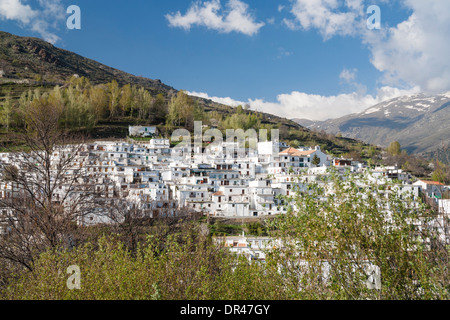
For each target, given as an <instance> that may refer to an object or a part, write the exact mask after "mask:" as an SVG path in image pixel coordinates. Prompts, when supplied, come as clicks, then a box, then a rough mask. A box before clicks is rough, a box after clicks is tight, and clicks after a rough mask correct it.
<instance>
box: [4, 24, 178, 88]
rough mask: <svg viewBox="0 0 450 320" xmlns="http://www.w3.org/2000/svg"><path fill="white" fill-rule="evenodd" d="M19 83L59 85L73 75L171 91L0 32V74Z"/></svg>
mask: <svg viewBox="0 0 450 320" xmlns="http://www.w3.org/2000/svg"><path fill="white" fill-rule="evenodd" d="M2 73H3V78H6V79H9V80H13V81H14V80H16V81H17V82H20V83H34V82H36V81H38V82H42V81H44V82H49V83H51V84H63V83H64V82H65V81H66V80H67V79H69V78H70V77H71V76H73V75H74V74H77V75H79V76H80V77H86V78H88V79H89V80H90V81H91V82H92V83H93V84H99V83H106V82H111V81H112V80H113V79H115V80H116V81H117V82H118V83H119V84H120V85H125V84H128V83H130V84H135V85H138V86H140V87H144V88H146V89H148V90H150V91H169V90H173V88H172V87H169V86H167V85H165V84H163V83H161V81H160V80H152V79H147V78H143V77H137V76H134V75H131V74H129V73H126V72H123V71H120V70H117V69H114V68H111V67H108V66H106V65H104V64H101V63H99V62H96V61H94V60H91V59H88V58H84V57H82V56H80V55H78V54H75V53H73V52H70V51H67V50H64V49H60V48H57V47H55V46H53V45H52V44H50V43H48V42H45V41H43V40H41V39H38V38H30V37H19V36H15V35H12V34H10V33H7V32H3V31H0V74H2Z"/></svg>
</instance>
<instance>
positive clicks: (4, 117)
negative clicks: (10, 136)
mask: <svg viewBox="0 0 450 320" xmlns="http://www.w3.org/2000/svg"><path fill="white" fill-rule="evenodd" d="M13 112H14V106H13V103H12V101H11V98H10V97H9V95H8V96H7V97H6V98H5V101H4V102H3V104H2V108H1V110H0V121H1V123H2V124H3V125H4V126H5V128H6V132H7V133H8V132H9V128H10V126H11V123H12V121H13Z"/></svg>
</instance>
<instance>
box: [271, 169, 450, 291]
mask: <svg viewBox="0 0 450 320" xmlns="http://www.w3.org/2000/svg"><path fill="white" fill-rule="evenodd" d="M323 180H324V181H323V182H318V183H314V184H310V185H309V188H308V190H307V192H302V193H300V192H297V195H296V197H295V208H296V209H295V210H294V211H293V212H292V213H288V214H287V215H285V216H279V217H276V219H274V220H271V221H268V224H269V230H271V233H270V235H271V237H273V238H275V239H280V241H281V243H283V246H282V247H281V248H279V249H278V250H272V251H271V252H270V253H269V254H268V255H267V256H266V263H267V264H269V265H270V264H272V265H276V266H277V267H278V268H279V270H280V272H281V274H282V275H283V278H284V279H283V280H282V281H283V283H285V284H286V286H289V290H290V292H292V294H293V296H294V297H295V298H296V299H358V300H359V299H394V300H395V299H400V300H401V299H407V300H410V299H447V298H448V297H449V292H448V261H449V260H448V250H447V248H446V246H445V241H443V240H440V239H439V236H438V233H437V232H436V231H435V230H434V228H433V223H434V221H435V220H433V219H434V216H433V213H431V212H429V211H428V210H427V209H426V206H425V205H423V204H420V203H417V201H418V199H415V198H414V197H413V195H408V194H406V193H403V194H399V193H397V192H396V191H395V190H397V189H395V186H394V185H393V184H388V185H385V186H384V187H383V188H380V186H379V185H377V184H375V183H373V182H370V180H369V175H365V176H363V175H361V176H358V177H355V175H351V174H345V175H344V176H341V175H339V174H337V173H336V172H331V173H329V174H328V175H327V176H324V177H323ZM377 270H378V271H377ZM374 271H375V273H378V275H379V276H380V278H379V281H375V283H378V285H377V286H376V287H377V288H378V289H373V288H370V286H369V283H368V280H369V276H370V275H371V273H372V272H374ZM370 285H372V284H370ZM380 285H381V286H380Z"/></svg>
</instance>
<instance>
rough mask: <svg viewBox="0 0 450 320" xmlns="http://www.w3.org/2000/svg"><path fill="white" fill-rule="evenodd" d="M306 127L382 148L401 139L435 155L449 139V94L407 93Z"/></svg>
mask: <svg viewBox="0 0 450 320" xmlns="http://www.w3.org/2000/svg"><path fill="white" fill-rule="evenodd" d="M302 123H305V122H302ZM307 127H308V128H310V129H315V130H324V131H325V132H328V133H332V134H338V133H341V134H342V135H343V136H345V137H350V138H355V139H360V140H363V141H366V142H368V143H371V144H376V145H379V146H382V147H387V146H388V145H389V144H390V143H391V142H392V141H399V142H400V144H401V146H402V147H403V148H405V149H406V150H408V152H410V153H415V154H425V153H427V154H433V153H434V152H435V151H436V150H437V149H439V148H442V147H443V145H444V146H445V145H448V143H449V141H450V93H448V94H442V95H436V96H427V95H424V94H418V95H413V96H404V97H400V98H396V99H392V100H389V101H386V102H383V103H380V104H378V105H375V106H373V107H371V108H369V109H367V110H366V111H364V112H361V113H357V114H352V115H348V116H345V117H342V118H339V119H334V120H328V121H323V122H315V123H312V124H308V125H307Z"/></svg>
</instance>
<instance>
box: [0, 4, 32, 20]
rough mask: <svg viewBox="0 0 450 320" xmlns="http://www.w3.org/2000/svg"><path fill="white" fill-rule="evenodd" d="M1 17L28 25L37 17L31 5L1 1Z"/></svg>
mask: <svg viewBox="0 0 450 320" xmlns="http://www.w3.org/2000/svg"><path fill="white" fill-rule="evenodd" d="M0 16H1V17H2V18H4V19H8V20H18V21H20V22H21V23H23V24H27V23H29V22H30V21H31V19H32V18H34V17H35V16H36V12H35V11H33V9H31V7H30V6H29V5H24V4H22V3H21V1H20V0H1V1H0Z"/></svg>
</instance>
